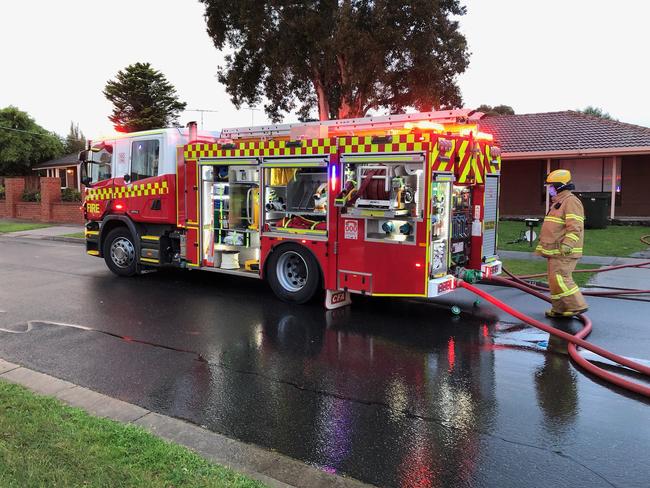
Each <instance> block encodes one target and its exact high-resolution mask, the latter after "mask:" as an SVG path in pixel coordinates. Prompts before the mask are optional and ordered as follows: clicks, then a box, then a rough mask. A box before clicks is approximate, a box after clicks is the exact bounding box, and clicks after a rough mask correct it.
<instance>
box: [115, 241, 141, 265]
mask: <svg viewBox="0 0 650 488" xmlns="http://www.w3.org/2000/svg"><path fill="white" fill-rule="evenodd" d="M134 259H135V248H134V247H133V243H132V242H131V241H129V240H128V239H127V238H126V237H118V238H117V239H115V240H114V241H113V244H111V261H113V263H115V265H116V266H118V267H119V268H128V267H129V266H131V264H133V260H134Z"/></svg>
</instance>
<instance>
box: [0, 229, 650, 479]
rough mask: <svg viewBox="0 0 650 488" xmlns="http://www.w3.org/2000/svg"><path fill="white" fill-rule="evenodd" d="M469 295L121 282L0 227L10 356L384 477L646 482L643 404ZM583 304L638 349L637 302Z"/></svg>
mask: <svg viewBox="0 0 650 488" xmlns="http://www.w3.org/2000/svg"><path fill="white" fill-rule="evenodd" d="M495 293H496V294H497V296H498V297H499V298H501V299H504V300H507V301H509V303H511V304H513V305H515V306H517V307H518V308H520V309H521V310H522V311H524V312H526V313H529V314H530V315H532V316H534V317H537V318H541V317H542V315H543V310H544V305H545V304H543V303H541V302H538V301H536V300H534V299H531V298H528V297H525V296H522V295H521V294H520V293H519V292H517V291H515V290H510V289H503V288H501V289H498V288H495ZM451 302H453V303H460V304H461V305H464V306H465V308H466V310H467V311H466V312H464V313H463V315H462V317H461V318H460V319H454V318H452V316H451V315H450V313H449V311H448V307H447V303H451ZM471 303H472V298H471V297H469V295H466V294H465V292H459V293H458V294H456V295H455V296H454V297H451V298H448V299H446V300H444V301H442V302H440V303H438V304H430V303H417V302H414V301H407V300H395V299H367V298H361V297H355V300H354V304H353V306H352V307H351V308H347V309H344V310H340V311H334V312H325V310H324V309H323V308H322V307H321V306H320V305H318V304H314V305H309V306H291V305H287V304H284V303H282V302H279V301H278V300H276V299H275V297H274V296H273V295H272V293H271V292H270V290H269V289H268V288H267V287H266V286H265V285H264V283H261V282H256V281H253V280H248V279H245V278H236V277H230V276H221V275H216V274H213V273H201V272H178V271H176V272H161V273H154V274H148V275H145V276H142V277H138V278H134V279H121V278H117V277H115V276H113V275H112V274H111V273H110V272H109V271H108V270H107V269H106V268H105V266H104V264H103V261H101V260H99V259H97V258H92V257H88V256H86V255H85V254H84V253H83V247H82V246H79V245H75V244H64V243H58V242H49V241H31V242H29V241H18V240H14V239H9V238H2V237H0V310H2V311H3V312H1V313H0V328H2V330H0V357H2V358H4V359H7V360H9V361H14V362H17V363H20V364H22V365H24V366H27V367H30V368H33V369H36V370H39V371H42V372H46V373H48V374H51V375H53V376H57V377H59V378H62V379H65V380H68V381H72V382H74V383H77V384H80V385H82V386H86V387H89V388H91V389H94V390H96V391H100V392H102V393H105V394H108V395H111V396H114V397H117V398H120V399H122V400H125V401H128V402H132V403H135V404H138V405H141V406H143V407H145V408H148V409H151V410H154V411H157V412H160V413H164V414H167V415H172V416H175V417H179V418H183V419H186V420H189V421H191V422H194V423H196V424H199V425H203V426H206V427H207V428H209V429H211V430H214V431H217V432H220V433H223V434H225V435H228V436H231V437H234V438H237V439H240V440H243V441H246V442H251V443H255V444H258V445H260V446H264V447H267V448H271V449H275V450H277V451H280V452H282V453H285V454H287V455H289V456H292V457H295V458H298V459H301V460H304V461H305V462H308V463H311V464H314V465H317V466H319V467H321V468H322V469H324V470H328V471H332V472H338V473H342V474H346V475H349V476H352V477H355V478H358V479H360V480H363V481H366V482H368V483H373V484H377V485H381V486H400V487H402V486H403V487H443V486H444V487H456V486H458V487H465V486H467V487H481V486H500V487H501V486H513V487H514V486H529V487H538V486H539V487H546V486H572V487H581V486H584V487H599V486H620V487H632V486H638V487H647V486H648V485H649V483H650V481H649V480H650V457H649V456H648V452H650V402H647V401H645V400H641V399H639V398H637V397H634V396H630V395H626V394H624V393H621V392H620V391H618V390H616V389H613V388H611V387H608V386H605V385H602V384H600V383H599V382H597V381H595V380H594V379H592V378H591V377H589V376H586V375H585V374H583V373H582V372H581V371H579V370H577V369H576V368H575V367H574V366H573V365H572V364H571V363H570V362H569V361H568V359H567V358H566V357H565V356H564V355H561V354H557V353H549V352H544V351H543V350H540V349H539V348H538V347H537V345H536V343H537V342H539V341H542V340H545V339H546V337H545V336H544V334H538V333H536V332H535V331H534V330H532V329H529V328H525V327H522V326H521V325H520V324H517V323H516V321H515V320H514V319H511V318H509V317H507V316H505V315H502V314H499V313H498V311H497V310H495V309H493V308H492V307H491V306H489V305H481V306H480V307H479V308H478V309H474V310H473V309H472V307H471ZM590 305H591V313H590V315H591V317H592V319H593V320H594V323H595V332H594V334H592V340H593V341H594V342H596V343H598V344H600V345H604V346H606V347H607V346H609V347H611V348H612V349H614V350H615V351H616V352H619V353H622V354H625V355H628V356H632V357H636V358H644V359H650V319H648V317H650V303H644V302H634V301H624V300H605V299H598V300H595V299H592V300H590ZM62 324H69V325H77V326H83V327H86V328H90V329H92V330H84V329H80V328H76V327H70V326H69V325H62Z"/></svg>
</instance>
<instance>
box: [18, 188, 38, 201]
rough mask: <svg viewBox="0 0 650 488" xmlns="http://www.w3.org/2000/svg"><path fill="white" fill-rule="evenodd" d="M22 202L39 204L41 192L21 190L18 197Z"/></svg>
mask: <svg viewBox="0 0 650 488" xmlns="http://www.w3.org/2000/svg"><path fill="white" fill-rule="evenodd" d="M20 199H21V200H22V201H23V202H40V201H41V192H40V191H38V190H27V189H25V190H23V194H22V196H21V197H20Z"/></svg>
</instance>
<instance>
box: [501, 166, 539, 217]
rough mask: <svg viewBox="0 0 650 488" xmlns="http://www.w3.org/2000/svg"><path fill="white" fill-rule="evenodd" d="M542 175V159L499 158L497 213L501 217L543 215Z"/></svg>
mask: <svg viewBox="0 0 650 488" xmlns="http://www.w3.org/2000/svg"><path fill="white" fill-rule="evenodd" d="M545 176H546V161H545V160H541V159H534V160H508V161H502V163H501V194H500V197H499V198H500V200H499V215H500V216H501V217H513V216H518V217H520V216H542V215H544V213H545V209H546V203H545V198H546V194H545V193H544V177H545Z"/></svg>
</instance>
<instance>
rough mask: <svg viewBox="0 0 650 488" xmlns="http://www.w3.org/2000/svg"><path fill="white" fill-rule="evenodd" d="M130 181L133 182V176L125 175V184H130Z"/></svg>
mask: <svg viewBox="0 0 650 488" xmlns="http://www.w3.org/2000/svg"><path fill="white" fill-rule="evenodd" d="M129 181H131V175H128V174H126V175H124V183H128V182H129Z"/></svg>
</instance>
